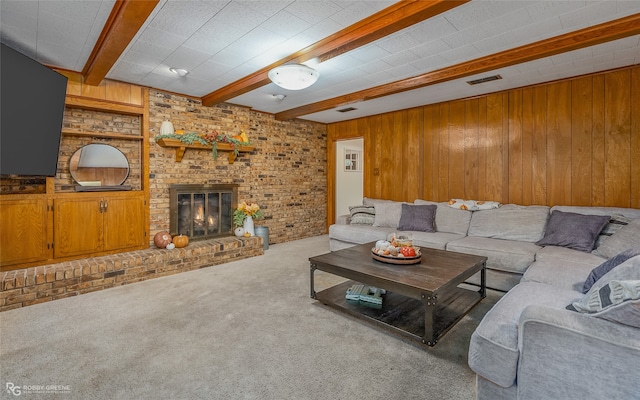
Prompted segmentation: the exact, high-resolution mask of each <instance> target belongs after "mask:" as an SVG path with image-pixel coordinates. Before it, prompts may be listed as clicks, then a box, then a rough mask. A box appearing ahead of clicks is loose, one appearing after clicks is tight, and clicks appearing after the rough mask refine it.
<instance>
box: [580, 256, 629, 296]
mask: <svg viewBox="0 0 640 400" xmlns="http://www.w3.org/2000/svg"><path fill="white" fill-rule="evenodd" d="M637 255H640V245H638V246H637V247H632V248H630V249H628V250H625V251H623V252H621V253H619V254H616V255H615V256H613V257H611V258H610V259H608V260H607V261H605V262H603V263H602V264H600V265H599V266H597V267H595V268H594V269H593V270H591V273H589V276H587V279H585V281H584V285H583V286H582V293H587V292H588V291H589V289H591V286H593V284H594V283H596V281H598V279H600V278H602V277H603V276H604V275H605V274H606V273H607V272H609V271H611V270H612V269H614V268H615V267H617V266H618V265H620V264H622V263H623V262H625V261H627V260H628V259H630V258H631V257H635V256H637Z"/></svg>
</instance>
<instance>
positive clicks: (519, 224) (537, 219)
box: [468, 204, 549, 242]
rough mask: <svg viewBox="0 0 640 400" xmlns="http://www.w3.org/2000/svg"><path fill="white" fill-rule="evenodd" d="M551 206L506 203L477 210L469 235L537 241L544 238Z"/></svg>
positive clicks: (472, 218) (472, 219) (473, 216)
mask: <svg viewBox="0 0 640 400" xmlns="http://www.w3.org/2000/svg"><path fill="white" fill-rule="evenodd" d="M548 218H549V207H546V206H519V205H515V204H506V205H503V206H502V207H500V208H497V209H492V210H482V211H475V212H474V213H473V215H472V217H471V223H470V225H469V233H468V234H469V236H482V237H488V238H494V239H506V240H520V241H523V242H536V241H538V240H540V239H542V236H543V235H544V229H545V226H546V225H547V219H548Z"/></svg>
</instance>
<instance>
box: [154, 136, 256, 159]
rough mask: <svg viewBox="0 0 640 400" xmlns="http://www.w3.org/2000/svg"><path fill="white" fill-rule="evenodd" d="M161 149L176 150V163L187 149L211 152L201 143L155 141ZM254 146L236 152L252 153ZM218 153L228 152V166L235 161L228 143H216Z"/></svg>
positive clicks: (169, 140)
mask: <svg viewBox="0 0 640 400" xmlns="http://www.w3.org/2000/svg"><path fill="white" fill-rule="evenodd" d="M156 143H158V145H159V146H161V147H168V148H175V149H176V162H180V161H182V157H183V156H184V152H185V151H186V150H187V149H201V150H207V149H208V150H212V148H213V146H211V145H205V144H202V143H191V144H187V143H183V142H181V141H179V140H177V139H167V138H164V139H160V140H158V141H156ZM255 148H256V147H255V146H238V151H240V152H248V151H253V150H254V149H255ZM218 151H228V152H229V164H233V162H234V161H235V160H236V154H235V152H234V146H233V144H230V143H219V142H218Z"/></svg>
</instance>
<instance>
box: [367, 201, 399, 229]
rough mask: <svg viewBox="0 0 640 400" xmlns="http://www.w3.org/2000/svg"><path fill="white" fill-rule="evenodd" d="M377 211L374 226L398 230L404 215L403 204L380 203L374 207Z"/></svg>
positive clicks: (394, 202)
mask: <svg viewBox="0 0 640 400" xmlns="http://www.w3.org/2000/svg"><path fill="white" fill-rule="evenodd" d="M373 206H374V207H375V209H376V218H375V221H374V222H373V226H381V227H387V228H397V227H398V223H399V222H400V216H401V215H402V203H400V202H398V201H391V202H379V203H375V204H374V205H373Z"/></svg>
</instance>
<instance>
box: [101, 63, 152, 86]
mask: <svg viewBox="0 0 640 400" xmlns="http://www.w3.org/2000/svg"><path fill="white" fill-rule="evenodd" d="M151 71H153V68H149V67H147V66H144V65H138V64H132V63H129V62H124V61H123V62H119V63H118V64H117V65H116V66H114V67H113V68H112V69H111V71H109V74H108V75H107V76H108V77H109V78H110V79H116V80H121V81H125V82H129V81H130V80H135V81H136V82H140V81H141V80H142V79H143V78H144V77H145V76H147V75H148V74H149V73H151Z"/></svg>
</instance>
